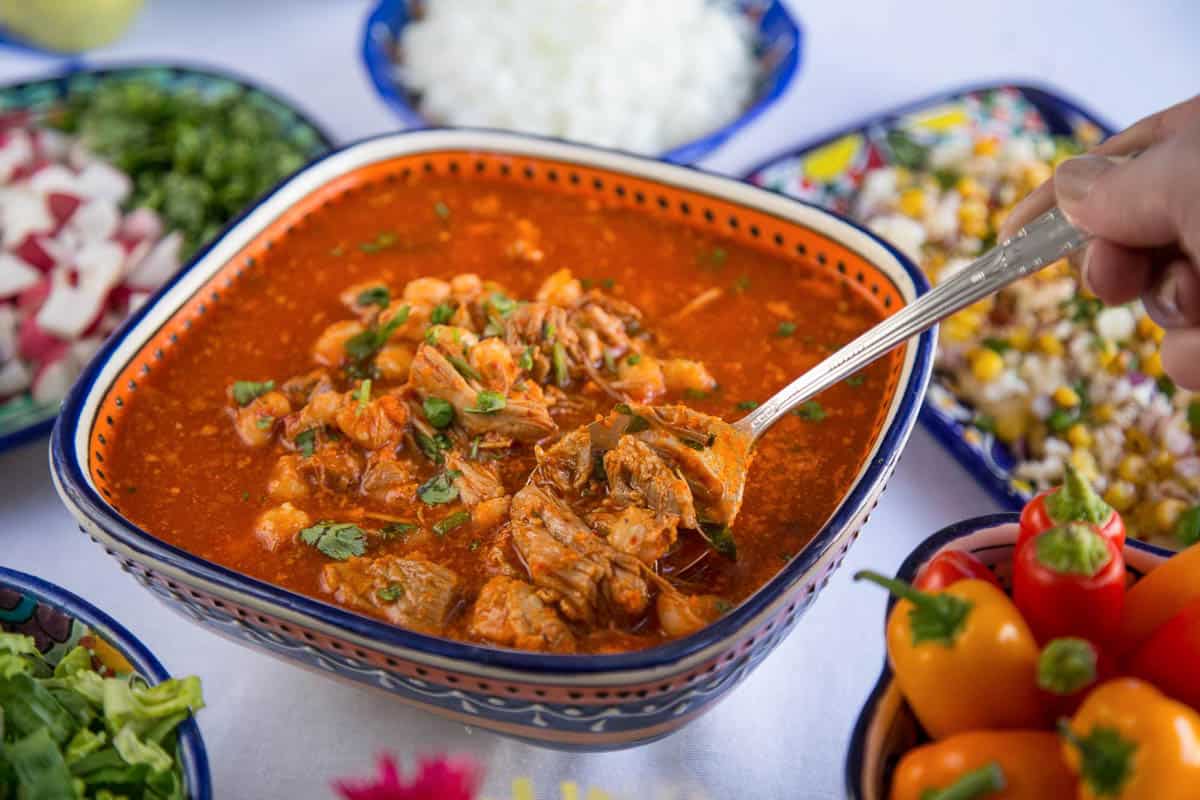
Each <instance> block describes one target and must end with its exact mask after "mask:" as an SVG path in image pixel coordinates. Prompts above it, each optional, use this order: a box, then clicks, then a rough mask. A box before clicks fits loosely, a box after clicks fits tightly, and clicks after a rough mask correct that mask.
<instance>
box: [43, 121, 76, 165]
mask: <svg viewBox="0 0 1200 800" xmlns="http://www.w3.org/2000/svg"><path fill="white" fill-rule="evenodd" d="M35 149H36V150H37V152H38V153H40V154H41V155H42V156H44V157H46V158H49V159H53V160H54V161H62V160H63V159H64V158H66V156H67V151H68V150H70V149H71V137H70V136H68V135H67V134H65V133H63V132H62V131H56V130H54V129H53V128H39V129H38V131H37V142H36V144H35Z"/></svg>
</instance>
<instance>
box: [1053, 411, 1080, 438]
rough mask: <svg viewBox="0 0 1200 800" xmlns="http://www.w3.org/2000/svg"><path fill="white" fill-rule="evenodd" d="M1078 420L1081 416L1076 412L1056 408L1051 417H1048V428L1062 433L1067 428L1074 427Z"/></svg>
mask: <svg viewBox="0 0 1200 800" xmlns="http://www.w3.org/2000/svg"><path fill="white" fill-rule="evenodd" d="M1078 420H1079V415H1078V414H1076V413H1075V412H1074V411H1067V410H1066V409H1063V408H1056V409H1054V410H1053V411H1051V412H1050V416H1048V417H1046V426H1047V427H1049V428H1050V430H1052V431H1053V432H1055V433H1062V432H1063V431H1065V430H1066V429H1067V428H1069V427H1071V426H1072V425H1074V424H1075V423H1076V422H1077V421H1078Z"/></svg>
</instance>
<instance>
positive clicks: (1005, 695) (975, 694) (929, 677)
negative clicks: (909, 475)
mask: <svg viewBox="0 0 1200 800" xmlns="http://www.w3.org/2000/svg"><path fill="white" fill-rule="evenodd" d="M860 578H866V579H867V580H870V581H872V582H874V583H878V584H879V585H880V586H883V587H884V588H886V589H888V590H889V591H891V592H892V594H894V595H896V596H897V597H899V598H901V599H900V601H899V602H897V603H896V606H895V608H893V609H892V612H891V614H890V615H889V616H888V622H887V650H888V660H889V661H890V662H891V665H892V669H893V670H895V673H896V681H897V683H898V685H899V686H900V691H901V692H902V693H903V694H904V697H905V698H906V699H907V700H908V703H909V705H910V706H911V707H912V709H913V712H914V713H915V714H916V715H917V719H918V720H920V722H921V725H922V726H924V728H925V730H926V731H927V732H928V733H929V734H930V735H931V736H933V737H934V738H935V739H941V738H943V737H946V736H950V735H951V734H955V733H962V732H964V731H971V730H981V729H1008V728H1039V727H1042V726H1043V725H1045V724H1046V723H1047V722H1048V720H1047V719H1046V712H1045V711H1044V706H1043V702H1042V700H1043V698H1042V697H1041V696H1040V694H1039V693H1038V689H1037V683H1036V680H1037V663H1038V655H1039V651H1038V646H1037V642H1036V641H1034V638H1033V634H1032V633H1031V632H1030V630H1029V626H1028V625H1027V624H1026V623H1025V620H1024V619H1023V618H1022V617H1021V612H1019V611H1018V610H1017V608H1016V606H1014V605H1013V603H1012V601H1011V600H1010V599H1009V598H1008V595H1006V594H1005V593H1004V592H1003V591H1001V590H1000V589H998V588H997V587H996V586H994V585H992V584H990V583H988V582H986V581H981V580H974V579H972V580H962V581H958V582H956V583H953V584H951V585H950V586H948V587H946V588H945V589H943V590H941V591H937V592H923V591H920V590H917V589H914V588H913V587H912V586H910V585H908V584H907V583H905V582H904V581H898V580H892V579H890V578H886V577H884V576H883V575H880V574H879V573H875V572H860V573H858V574H857V575H855V579H856V580H857V579H860Z"/></svg>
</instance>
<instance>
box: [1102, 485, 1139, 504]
mask: <svg viewBox="0 0 1200 800" xmlns="http://www.w3.org/2000/svg"><path fill="white" fill-rule="evenodd" d="M1135 500H1137V487H1135V486H1134V485H1133V484H1132V483H1130V482H1129V481H1113V482H1112V485H1110V486H1109V487H1108V488H1107V489H1106V490H1105V491H1104V502H1106V503H1108V504H1109V505H1110V506H1112V507H1113V508H1115V509H1116V510H1117V511H1128V510H1129V509H1131V508H1133V503H1134V501H1135Z"/></svg>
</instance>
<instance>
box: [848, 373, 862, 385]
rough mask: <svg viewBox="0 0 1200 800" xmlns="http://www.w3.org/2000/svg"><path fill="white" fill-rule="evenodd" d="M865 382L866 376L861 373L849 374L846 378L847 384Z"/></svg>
mask: <svg viewBox="0 0 1200 800" xmlns="http://www.w3.org/2000/svg"><path fill="white" fill-rule="evenodd" d="M866 382H867V376H866V375H862V374H859V375H851V376H850V377H849V378H846V385H847V386H855V387H857V386H862V385H863V384H864V383H866Z"/></svg>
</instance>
